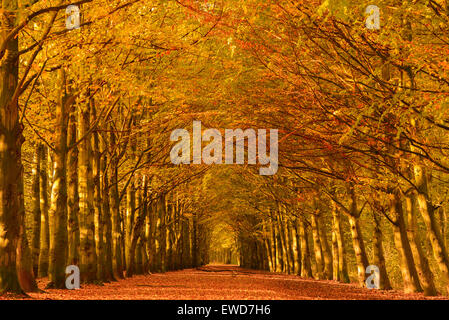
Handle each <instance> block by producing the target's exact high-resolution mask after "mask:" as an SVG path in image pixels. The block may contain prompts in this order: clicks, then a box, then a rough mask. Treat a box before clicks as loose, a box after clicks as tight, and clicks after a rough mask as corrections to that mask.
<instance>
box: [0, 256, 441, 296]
mask: <svg viewBox="0 0 449 320" xmlns="http://www.w3.org/2000/svg"><path fill="white" fill-rule="evenodd" d="M45 284H46V281H45V279H42V280H40V281H39V287H40V288H44V287H45ZM45 291H46V293H39V294H36V293H31V294H30V296H31V297H32V298H33V299H52V300H53V299H65V300H71V299H80V300H90V299H100V300H103V299H106V300H109V299H137V300H147V299H150V300H151V299H162V300H163V299H169V300H198V299H205V300H233V299H243V300H244V299H249V300H256V299H257V300H259V299H260V300H272V299H280V300H284V299H285V300H291V299H293V300H298V299H301V300H303V299H305V300H309V299H424V298H425V297H424V296H422V295H421V294H413V295H406V294H404V293H402V292H400V291H377V290H368V289H362V288H358V287H357V286H356V285H354V284H341V283H338V282H334V281H315V280H310V279H301V278H300V277H298V276H290V275H284V274H275V273H268V272H261V271H254V270H247V269H242V268H239V267H236V266H229V265H210V266H206V267H202V268H199V269H186V270H182V271H173V272H166V273H163V274H152V275H146V276H135V277H133V278H131V279H126V280H120V281H118V282H112V283H106V284H105V285H103V286H96V285H83V286H82V288H81V289H80V290H54V289H52V290H45ZM443 298H444V297H434V298H433V299H443ZM0 299H2V297H0Z"/></svg>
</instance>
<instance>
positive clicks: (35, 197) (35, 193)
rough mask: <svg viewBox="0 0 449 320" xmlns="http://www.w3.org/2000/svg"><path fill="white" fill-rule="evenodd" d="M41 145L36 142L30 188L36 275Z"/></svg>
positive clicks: (33, 255)
mask: <svg viewBox="0 0 449 320" xmlns="http://www.w3.org/2000/svg"><path fill="white" fill-rule="evenodd" d="M42 149H43V145H42V144H41V143H36V149H35V153H34V161H33V170H32V174H33V183H32V186H31V189H32V200H31V201H32V207H33V209H32V211H33V238H32V240H31V255H32V259H33V273H34V275H36V276H37V274H38V270H39V251H40V236H41V199H40V196H41V195H40V178H39V176H40V171H41V156H42Z"/></svg>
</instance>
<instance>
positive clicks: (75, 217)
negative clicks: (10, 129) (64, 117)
mask: <svg viewBox="0 0 449 320" xmlns="http://www.w3.org/2000/svg"><path fill="white" fill-rule="evenodd" d="M69 123H70V124H69V138H68V141H69V145H74V144H75V143H76V137H77V135H76V131H77V127H76V126H77V125H76V115H75V114H74V112H72V113H71V114H70V119H69ZM68 157H69V161H68V180H69V181H68V198H67V210H68V221H67V231H68V257H67V263H68V265H78V263H79V247H80V230H79V194H78V147H77V146H74V147H72V148H71V149H70V151H69V155H68Z"/></svg>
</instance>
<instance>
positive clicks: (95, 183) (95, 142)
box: [90, 99, 106, 282]
mask: <svg viewBox="0 0 449 320" xmlns="http://www.w3.org/2000/svg"><path fill="white" fill-rule="evenodd" d="M90 117H91V121H90V123H94V121H95V120H96V118H97V113H96V108H95V101H94V100H93V99H91V109H90ZM91 150H92V152H91V155H92V187H93V193H92V195H93V203H92V205H93V207H94V224H95V250H96V252H95V253H96V256H97V280H99V281H100V282H104V281H106V276H105V264H106V260H105V250H104V242H103V240H104V239H103V232H104V230H103V213H102V201H101V198H102V192H101V180H100V174H101V154H100V139H99V135H98V131H97V130H94V131H93V132H92V136H91Z"/></svg>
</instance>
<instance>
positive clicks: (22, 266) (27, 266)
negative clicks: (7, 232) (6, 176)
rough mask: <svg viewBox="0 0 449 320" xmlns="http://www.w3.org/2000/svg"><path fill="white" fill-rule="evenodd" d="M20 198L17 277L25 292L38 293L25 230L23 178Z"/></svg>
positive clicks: (20, 184) (20, 182) (20, 185)
mask: <svg viewBox="0 0 449 320" xmlns="http://www.w3.org/2000/svg"><path fill="white" fill-rule="evenodd" d="M18 183H19V190H20V194H19V198H20V204H21V208H20V237H19V242H18V244H17V266H16V268H17V275H18V277H19V283H20V286H21V287H22V289H23V290H24V291H25V292H38V291H39V288H38V287H37V283H36V279H35V277H34V272H33V260H32V256H31V250H30V247H29V246H28V239H27V232H26V228H25V200H24V190H23V177H22V179H20V180H19V182H18Z"/></svg>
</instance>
